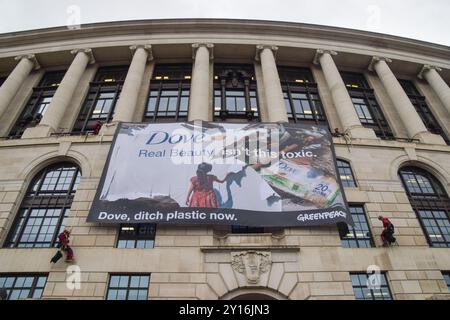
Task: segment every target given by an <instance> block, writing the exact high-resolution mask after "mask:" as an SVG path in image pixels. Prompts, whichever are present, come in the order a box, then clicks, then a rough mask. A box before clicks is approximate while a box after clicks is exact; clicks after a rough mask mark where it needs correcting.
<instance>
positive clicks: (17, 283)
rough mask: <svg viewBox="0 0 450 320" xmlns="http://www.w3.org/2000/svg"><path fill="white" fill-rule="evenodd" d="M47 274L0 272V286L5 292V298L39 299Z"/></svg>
mask: <svg viewBox="0 0 450 320" xmlns="http://www.w3.org/2000/svg"><path fill="white" fill-rule="evenodd" d="M46 283H47V275H21V274H19V275H13V274H0V288H5V289H6V292H7V298H6V300H20V299H40V298H41V297H42V293H43V292H44V287H45V284H46Z"/></svg>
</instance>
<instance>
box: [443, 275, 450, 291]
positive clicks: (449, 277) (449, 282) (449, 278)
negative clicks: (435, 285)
mask: <svg viewBox="0 0 450 320" xmlns="http://www.w3.org/2000/svg"><path fill="white" fill-rule="evenodd" d="M442 276H443V277H444V281H445V283H446V284H447V289H448V291H450V272H448V271H447V272H442Z"/></svg>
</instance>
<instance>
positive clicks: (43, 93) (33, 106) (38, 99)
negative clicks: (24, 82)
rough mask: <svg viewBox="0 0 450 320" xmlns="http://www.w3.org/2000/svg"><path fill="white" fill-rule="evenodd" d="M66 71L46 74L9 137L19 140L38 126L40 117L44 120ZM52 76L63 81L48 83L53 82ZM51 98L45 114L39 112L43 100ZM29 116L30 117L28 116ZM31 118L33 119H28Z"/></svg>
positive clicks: (34, 89) (35, 88) (34, 90)
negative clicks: (26, 132)
mask: <svg viewBox="0 0 450 320" xmlns="http://www.w3.org/2000/svg"><path fill="white" fill-rule="evenodd" d="M65 73H66V70H58V71H48V72H46V73H45V74H44V75H43V77H42V79H41V80H40V81H39V84H38V85H37V86H35V87H33V89H32V90H33V93H32V94H31V96H30V98H28V101H27V103H26V105H25V107H24V108H23V110H22V111H21V113H20V115H19V117H18V118H17V120H16V121H15V122H14V125H13V126H12V127H11V129H10V130H9V133H8V137H9V138H10V139H18V138H20V137H21V136H22V134H23V132H24V131H25V130H26V129H27V128H28V127H30V126H34V125H37V124H38V123H39V121H40V119H39V116H38V115H40V117H41V118H42V116H43V115H44V113H45V112H46V110H47V108H48V106H49V105H50V103H51V100H52V99H53V96H54V95H55V93H56V90H57V89H58V87H59V84H60V83H61V81H62V80H63V78H64V76H65ZM52 76H57V77H58V76H60V78H61V79H54V80H56V81H58V80H59V82H58V84H51V85H49V83H47V82H48V81H49V80H52ZM46 98H51V99H50V102H49V103H48V104H47V105H46V107H45V108H44V110H43V112H38V111H39V109H40V106H41V105H43V104H44V103H43V99H46ZM28 115H29V116H28ZM28 117H31V118H28Z"/></svg>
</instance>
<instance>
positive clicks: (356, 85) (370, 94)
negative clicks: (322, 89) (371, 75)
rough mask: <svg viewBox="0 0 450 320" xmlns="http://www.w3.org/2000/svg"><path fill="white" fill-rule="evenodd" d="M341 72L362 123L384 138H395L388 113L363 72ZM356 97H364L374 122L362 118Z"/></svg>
mask: <svg viewBox="0 0 450 320" xmlns="http://www.w3.org/2000/svg"><path fill="white" fill-rule="evenodd" d="M340 74H341V77H342V80H343V81H344V84H345V87H346V88H347V91H348V94H349V96H350V99H351V100H352V103H353V106H354V108H355V112H356V114H357V115H358V119H359V121H360V122H361V124H362V125H363V126H364V127H365V128H369V129H372V130H374V131H375V134H376V136H377V137H378V138H380V139H382V140H393V139H395V137H394V132H393V131H392V129H391V126H390V125H389V122H388V120H387V118H386V115H385V113H384V111H383V109H382V108H381V105H380V103H379V102H378V99H377V98H376V96H375V91H374V90H373V89H372V88H371V87H370V86H369V83H368V82H367V80H366V78H365V75H364V74H363V73H355V72H348V71H341V72H340ZM354 99H362V100H363V101H364V105H365V106H366V107H367V110H368V112H369V113H370V116H371V118H372V120H373V122H374V123H368V122H365V121H364V119H363V118H361V116H360V114H359V113H358V110H357V107H356V104H355V101H354Z"/></svg>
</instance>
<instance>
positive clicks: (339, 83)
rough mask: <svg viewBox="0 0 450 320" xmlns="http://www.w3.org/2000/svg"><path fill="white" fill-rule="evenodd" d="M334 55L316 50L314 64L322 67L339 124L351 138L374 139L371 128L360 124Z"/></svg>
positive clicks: (333, 52)
mask: <svg viewBox="0 0 450 320" xmlns="http://www.w3.org/2000/svg"><path fill="white" fill-rule="evenodd" d="M334 55H337V52H335V51H330V50H320V49H319V50H317V52H316V56H315V58H314V64H317V65H318V64H320V66H321V67H322V71H323V74H324V76H325V81H326V82H327V85H328V88H329V89H330V91H331V97H332V99H333V102H334V105H335V108H336V111H337V114H338V116H339V120H340V122H341V125H342V127H343V129H344V131H346V132H350V133H351V136H352V137H353V138H368V139H376V138H377V137H376V135H375V132H374V131H373V130H372V129H368V128H364V127H363V126H362V125H361V121H359V117H358V114H357V113H356V110H355V106H354V105H353V101H352V99H351V98H350V95H349V93H348V90H347V88H346V86H345V83H344V80H342V77H341V74H340V73H339V70H338V69H337V67H336V64H335V63H334V61H333V58H332V56H334Z"/></svg>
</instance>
